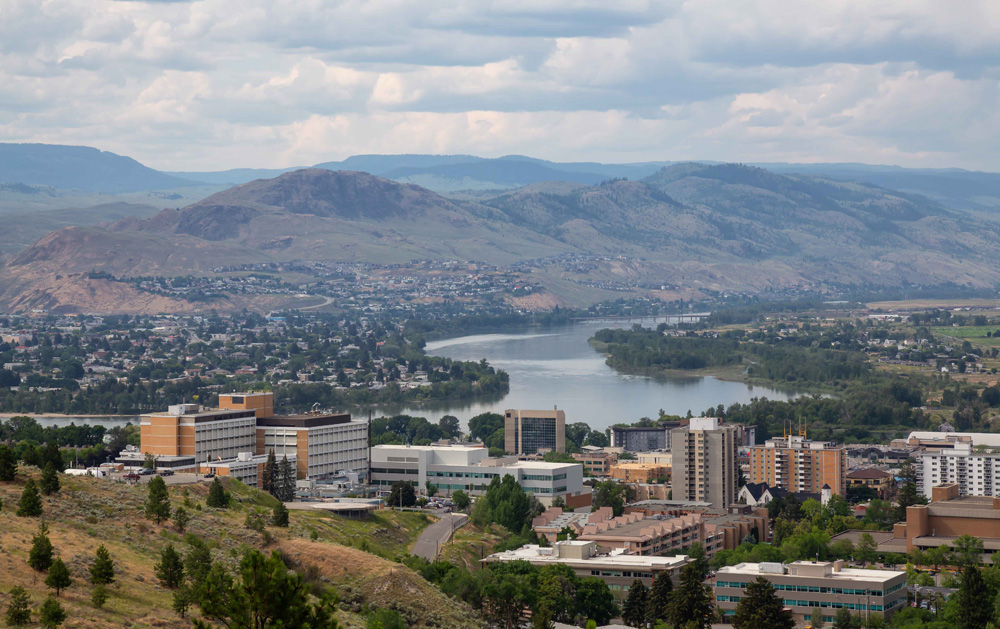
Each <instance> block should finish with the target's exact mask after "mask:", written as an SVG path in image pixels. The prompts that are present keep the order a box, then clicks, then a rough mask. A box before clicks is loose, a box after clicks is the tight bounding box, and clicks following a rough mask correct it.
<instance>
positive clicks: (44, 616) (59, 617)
mask: <svg viewBox="0 0 1000 629" xmlns="http://www.w3.org/2000/svg"><path fill="white" fill-rule="evenodd" d="M38 611H39V612H40V616H41V621H42V626H43V627H45V629H55V628H56V627H58V626H59V625H61V624H63V623H64V622H65V621H66V610H65V609H63V607H62V605H60V604H59V601H57V600H56V599H54V598H52V597H51V596H50V597H48V598H47V599H45V602H44V603H42V607H41V609H39V610H38Z"/></svg>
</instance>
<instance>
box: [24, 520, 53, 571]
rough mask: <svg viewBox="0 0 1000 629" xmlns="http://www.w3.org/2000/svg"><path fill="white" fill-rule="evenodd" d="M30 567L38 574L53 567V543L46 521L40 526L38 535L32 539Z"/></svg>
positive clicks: (29, 558) (29, 553)
mask: <svg viewBox="0 0 1000 629" xmlns="http://www.w3.org/2000/svg"><path fill="white" fill-rule="evenodd" d="M28 565H29V566H31V568H32V570H35V571H36V572H45V571H46V570H48V569H49V568H50V567H51V566H52V542H51V541H50V540H49V527H48V525H47V524H45V522H44V521H43V522H42V523H41V524H39V525H38V533H36V534H35V536H34V537H32V539H31V550H30V551H28Z"/></svg>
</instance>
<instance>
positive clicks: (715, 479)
mask: <svg viewBox="0 0 1000 629" xmlns="http://www.w3.org/2000/svg"><path fill="white" fill-rule="evenodd" d="M670 441H671V445H672V447H671V450H670V453H671V459H672V462H673V468H674V469H673V476H672V487H671V489H672V491H673V499H674V500H696V501H699V502H708V503H711V504H712V506H713V507H715V508H718V509H725V508H726V507H728V506H729V505H730V504H732V503H734V502H736V490H737V484H738V482H739V476H740V468H739V457H738V454H739V450H738V448H739V444H740V442H741V441H742V433H741V430H740V427H739V426H720V425H719V419H718V418H717V417H695V418H693V419H691V421H690V423H689V424H688V426H687V427H686V428H677V429H676V430H674V431H673V432H672V433H671V435H670Z"/></svg>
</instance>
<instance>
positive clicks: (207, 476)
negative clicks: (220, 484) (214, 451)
mask: <svg viewBox="0 0 1000 629" xmlns="http://www.w3.org/2000/svg"><path fill="white" fill-rule="evenodd" d="M205 478H215V474H213V473H212V472H209V473H208V474H205Z"/></svg>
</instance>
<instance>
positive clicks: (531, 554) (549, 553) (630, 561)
mask: <svg viewBox="0 0 1000 629" xmlns="http://www.w3.org/2000/svg"><path fill="white" fill-rule="evenodd" d="M594 543H595V542H587V541H581V540H573V541H566V542H559V544H566V545H568V546H577V547H582V546H586V545H588V544H594ZM518 559H522V560H525V561H528V562H530V563H533V564H547V563H552V564H560V563H562V564H568V565H574V564H575V565H602V566H614V567H621V568H646V569H648V570H669V569H673V568H677V567H680V566H682V565H684V564H686V563H689V562H690V559H689V558H688V556H687V555H675V556H673V557H655V556H650V555H626V554H624V553H618V552H614V553H610V554H607V555H591V556H590V557H586V558H572V557H559V556H557V555H556V554H555V552H554V549H552V548H543V547H541V546H538V545H536V544H528V545H527V546H522V547H520V548H518V549H517V550H505V551H503V552H499V553H493V554H492V555H489V556H488V557H486V561H517V560H518Z"/></svg>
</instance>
